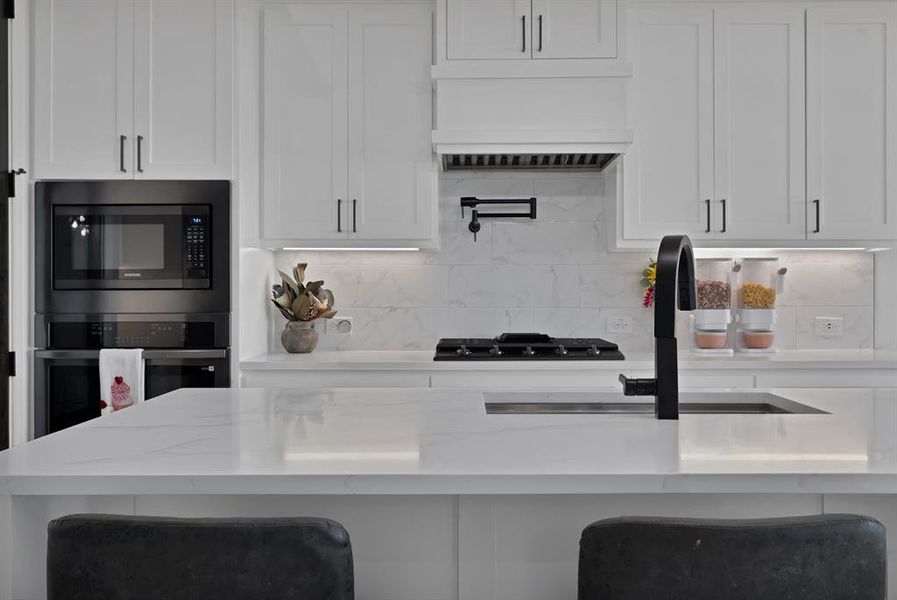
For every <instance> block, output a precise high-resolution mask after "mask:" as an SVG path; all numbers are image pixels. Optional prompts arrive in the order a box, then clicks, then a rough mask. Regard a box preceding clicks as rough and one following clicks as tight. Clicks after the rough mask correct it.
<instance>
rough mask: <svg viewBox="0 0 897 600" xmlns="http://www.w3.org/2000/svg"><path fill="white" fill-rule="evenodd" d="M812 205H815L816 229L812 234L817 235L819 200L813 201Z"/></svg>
mask: <svg viewBox="0 0 897 600" xmlns="http://www.w3.org/2000/svg"><path fill="white" fill-rule="evenodd" d="M813 204H815V205H816V229H814V230H813V233H819V231H820V229H819V199H818V198H817V199H816V200H813Z"/></svg>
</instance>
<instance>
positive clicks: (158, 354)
mask: <svg viewBox="0 0 897 600" xmlns="http://www.w3.org/2000/svg"><path fill="white" fill-rule="evenodd" d="M34 358H39V359H51V360H53V359H75V360H78V359H80V360H84V359H98V358H100V351H99V350H35V351H34ZM192 358H196V359H208V358H227V350H225V349H224V348H220V349H211V350H144V351H143V359H144V360H161V359H169V360H170V359H192Z"/></svg>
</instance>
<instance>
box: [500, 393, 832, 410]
mask: <svg viewBox="0 0 897 600" xmlns="http://www.w3.org/2000/svg"><path fill="white" fill-rule="evenodd" d="M483 399H484V400H485V404H486V414H490V415H581V414H599V415H626V414H635V415H642V414H644V415H650V414H654V403H653V402H626V401H625V400H624V399H623V398H622V397H621V396H620V394H616V393H589V392H519V393H514V392H486V393H484V394H483ZM679 412H680V414H691V415H812V414H817V415H823V414H828V413H827V412H825V411H823V410H819V409H817V408H813V407H812V406H807V405H806V404H801V403H799V402H795V401H793V400H788V399H787V398H782V397H781V396H777V395H775V394H770V393H768V392H691V393H682V394H680V395H679Z"/></svg>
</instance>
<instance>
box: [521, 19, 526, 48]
mask: <svg viewBox="0 0 897 600" xmlns="http://www.w3.org/2000/svg"><path fill="white" fill-rule="evenodd" d="M520 23H521V28H520V31H521V32H522V33H523V49H522V50H521V52H526V15H522V16H521V17H520Z"/></svg>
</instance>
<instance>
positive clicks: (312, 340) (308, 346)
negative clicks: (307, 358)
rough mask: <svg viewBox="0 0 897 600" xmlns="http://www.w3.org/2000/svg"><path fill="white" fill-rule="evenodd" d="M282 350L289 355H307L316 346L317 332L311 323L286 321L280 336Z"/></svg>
mask: <svg viewBox="0 0 897 600" xmlns="http://www.w3.org/2000/svg"><path fill="white" fill-rule="evenodd" d="M280 343H282V344H283V349H284V350H286V351H287V352H289V353H291V354H308V353H309V352H311V351H312V350H314V349H315V347H316V346H317V345H318V331H317V330H316V329H315V324H314V322H312V321H287V325H286V327H284V329H283V333H281V334H280Z"/></svg>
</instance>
